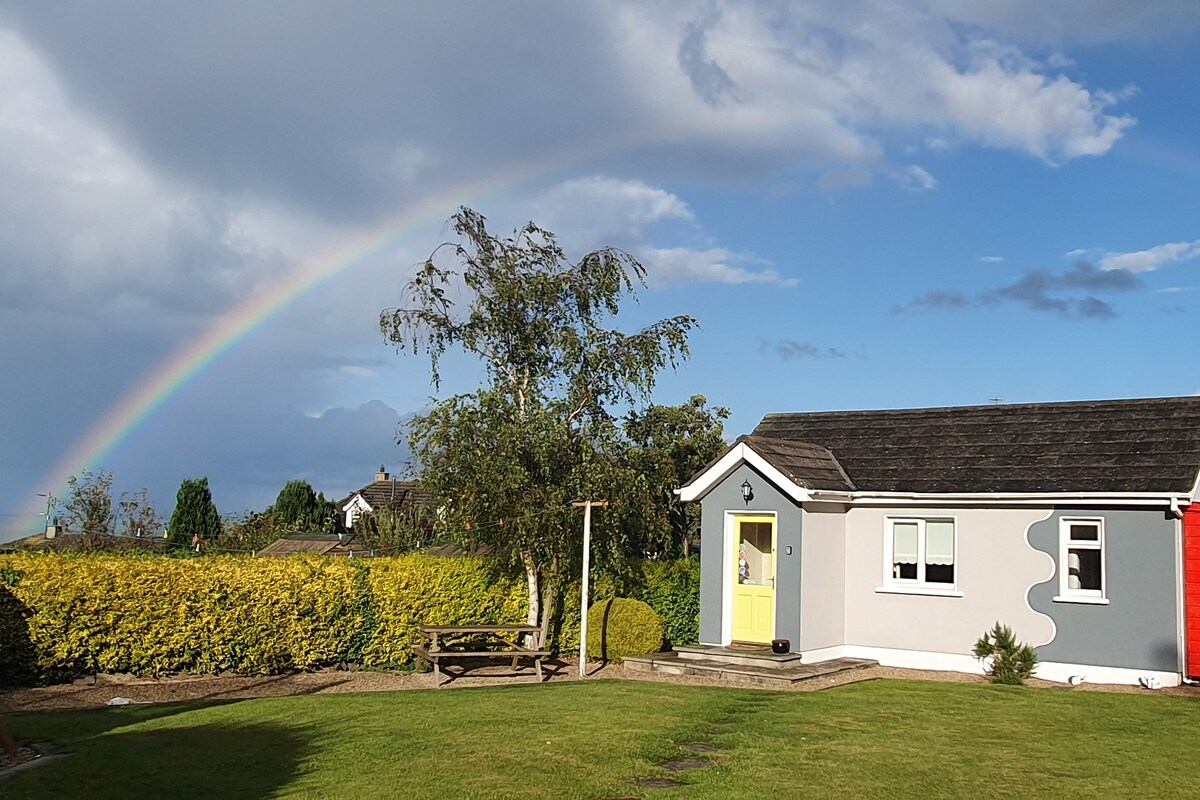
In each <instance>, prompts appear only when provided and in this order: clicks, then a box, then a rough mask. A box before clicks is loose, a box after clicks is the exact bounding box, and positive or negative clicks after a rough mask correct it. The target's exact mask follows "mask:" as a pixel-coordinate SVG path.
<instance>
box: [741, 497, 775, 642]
mask: <svg viewBox="0 0 1200 800" xmlns="http://www.w3.org/2000/svg"><path fill="white" fill-rule="evenodd" d="M733 534H734V535H733V641H735V642H756V643H762V644H765V643H768V642H770V641H771V640H772V639H774V638H775V518H774V517H769V516H739V517H735V518H734V532H733Z"/></svg>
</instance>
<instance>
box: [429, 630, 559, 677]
mask: <svg viewBox="0 0 1200 800" xmlns="http://www.w3.org/2000/svg"><path fill="white" fill-rule="evenodd" d="M417 630H418V631H419V632H420V634H421V643H420V644H415V645H413V654H414V655H415V656H416V657H417V664H418V665H419V664H420V663H421V662H422V661H425V662H427V663H428V664H429V665H430V666H431V667H432V668H433V685H434V688H437V689H440V688H441V686H442V671H441V667H440V662H442V661H454V660H458V661H461V660H466V659H482V658H503V659H512V667H513V669H516V668H517V664H518V662H519V660H520V659H522V658H531V659H533V665H534V668H535V669H536V670H537V677H538V680H539V681H541V680H542V659H544V658H545V657H546V656H548V655H550V652H549V651H548V650H544V649H542V645H543V642H542V629H541V626H539V625H516V624H514V625H423V626H421V627H420V628H418V629H417ZM525 638H528V642H529V643H528V645H526V644H525V643H524V642H523V641H522V639H525ZM465 671H466V668H465V667H464V668H463V670H462V671H460V672H459V675H462V673H463V672H465ZM446 674H447V677H449V673H446Z"/></svg>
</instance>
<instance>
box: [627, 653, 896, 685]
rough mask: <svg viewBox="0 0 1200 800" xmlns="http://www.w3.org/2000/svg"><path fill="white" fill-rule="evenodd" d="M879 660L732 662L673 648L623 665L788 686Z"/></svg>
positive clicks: (727, 679) (867, 665) (631, 659)
mask: <svg viewBox="0 0 1200 800" xmlns="http://www.w3.org/2000/svg"><path fill="white" fill-rule="evenodd" d="M877 664H878V662H876V661H869V660H867V659H861V658H836V659H831V660H829V661H821V662H818V663H815V664H801V663H798V661H797V659H792V660H791V662H790V663H789V662H783V663H777V664H770V663H758V664H750V665H747V664H739V663H732V662H730V661H727V660H724V659H723V658H700V657H698V654H696V653H694V652H693V653H688V654H681V653H678V652H673V653H654V654H653V655H649V656H640V657H637V658H626V659H625V663H624V666H625V669H627V670H630V671H633V672H659V673H663V674H667V675H691V676H696V677H704V678H711V679H714V680H720V681H725V682H728V683H738V684H749V685H755V686H762V687H764V688H786V687H788V686H792V685H794V684H796V683H799V682H801V681H806V680H810V679H812V678H821V677H825V676H828V675H835V674H838V673H842V672H847V671H850V670H859V669H866V668H867V667H873V666H876V665H877Z"/></svg>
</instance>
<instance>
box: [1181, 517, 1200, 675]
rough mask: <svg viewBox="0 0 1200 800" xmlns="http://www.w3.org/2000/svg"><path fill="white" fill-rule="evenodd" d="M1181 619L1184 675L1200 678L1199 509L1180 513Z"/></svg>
mask: <svg viewBox="0 0 1200 800" xmlns="http://www.w3.org/2000/svg"><path fill="white" fill-rule="evenodd" d="M1183 618H1184V623H1183V625H1184V647H1185V649H1186V650H1187V674H1188V677H1189V678H1200V505H1196V504H1193V505H1191V506H1188V508H1187V510H1186V511H1184V512H1183Z"/></svg>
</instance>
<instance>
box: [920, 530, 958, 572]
mask: <svg viewBox="0 0 1200 800" xmlns="http://www.w3.org/2000/svg"><path fill="white" fill-rule="evenodd" d="M925 563H926V564H942V565H947V564H953V563H954V523H953V522H951V521H950V520H930V521H929V522H926V523H925Z"/></svg>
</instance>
